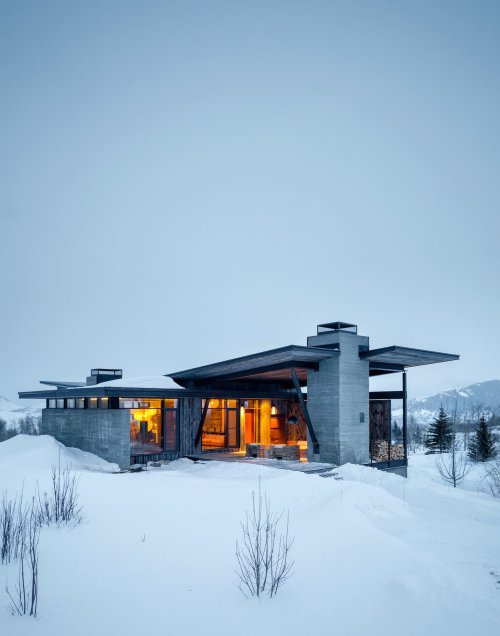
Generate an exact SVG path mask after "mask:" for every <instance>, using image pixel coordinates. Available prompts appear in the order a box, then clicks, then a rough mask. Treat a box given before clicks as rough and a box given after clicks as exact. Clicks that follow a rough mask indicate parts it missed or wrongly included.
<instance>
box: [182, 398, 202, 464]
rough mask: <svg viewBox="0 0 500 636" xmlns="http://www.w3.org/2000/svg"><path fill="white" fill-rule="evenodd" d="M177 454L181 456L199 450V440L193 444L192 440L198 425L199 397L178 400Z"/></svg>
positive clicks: (199, 414)
mask: <svg viewBox="0 0 500 636" xmlns="http://www.w3.org/2000/svg"><path fill="white" fill-rule="evenodd" d="M178 408H179V454H180V456H181V457H186V455H193V454H196V453H199V452H200V451H201V441H200V443H199V444H198V445H197V446H195V443H194V440H195V437H196V432H197V431H198V427H199V425H200V418H201V398H197V397H196V398H181V399H180V400H179V406H178Z"/></svg>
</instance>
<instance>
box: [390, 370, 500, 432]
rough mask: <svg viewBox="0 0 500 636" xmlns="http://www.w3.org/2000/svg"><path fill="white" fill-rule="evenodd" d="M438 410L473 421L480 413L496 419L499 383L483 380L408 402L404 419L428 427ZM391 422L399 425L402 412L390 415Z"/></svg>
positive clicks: (398, 410) (499, 405) (398, 411)
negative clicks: (411, 416)
mask: <svg viewBox="0 0 500 636" xmlns="http://www.w3.org/2000/svg"><path fill="white" fill-rule="evenodd" d="M440 406H443V408H444V410H445V411H446V412H447V413H448V415H453V414H454V413H455V409H456V413H457V416H459V417H462V418H463V417H468V418H471V419H473V420H474V419H477V417H478V414H480V413H484V415H485V416H486V417H491V415H492V414H493V413H497V414H498V415H499V416H500V380H487V381H486V382H478V383H477V384H471V385H469V386H465V387H462V388H460V389H450V390H448V391H442V392H441V393H436V394H435V395H431V396H429V397H420V398H414V399H412V400H409V401H408V416H410V415H413V416H414V418H415V420H416V422H417V423H418V424H429V423H430V422H432V421H433V419H434V418H435V417H436V415H437V413H438V411H439V407H440ZM392 419H393V420H397V421H399V422H401V420H402V419H403V410H402V408H399V409H396V410H394V411H393V412H392Z"/></svg>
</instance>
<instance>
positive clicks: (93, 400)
mask: <svg viewBox="0 0 500 636" xmlns="http://www.w3.org/2000/svg"><path fill="white" fill-rule="evenodd" d="M87 399H88V402H87V404H88V406H87V408H89V409H96V408H97V398H87Z"/></svg>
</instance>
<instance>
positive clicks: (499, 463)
mask: <svg viewBox="0 0 500 636" xmlns="http://www.w3.org/2000/svg"><path fill="white" fill-rule="evenodd" d="M486 481H487V483H488V486H489V488H490V491H491V494H492V495H493V497H500V457H498V456H497V457H496V459H495V460H494V461H492V462H490V463H489V465H488V467H487V469H486Z"/></svg>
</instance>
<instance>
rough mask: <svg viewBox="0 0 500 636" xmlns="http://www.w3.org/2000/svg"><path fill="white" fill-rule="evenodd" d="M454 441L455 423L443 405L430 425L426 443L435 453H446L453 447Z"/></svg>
mask: <svg viewBox="0 0 500 636" xmlns="http://www.w3.org/2000/svg"><path fill="white" fill-rule="evenodd" d="M452 441H453V424H452V422H451V419H450V418H449V417H448V416H447V415H446V413H445V411H444V409H443V406H442V405H441V407H440V409H439V414H438V416H437V417H436V418H434V422H433V423H432V424H431V425H430V426H429V430H428V432H427V440H426V442H425V445H426V446H427V448H428V449H429V450H430V451H432V452H434V453H444V452H445V451H448V450H449V449H450V448H451V444H452Z"/></svg>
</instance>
